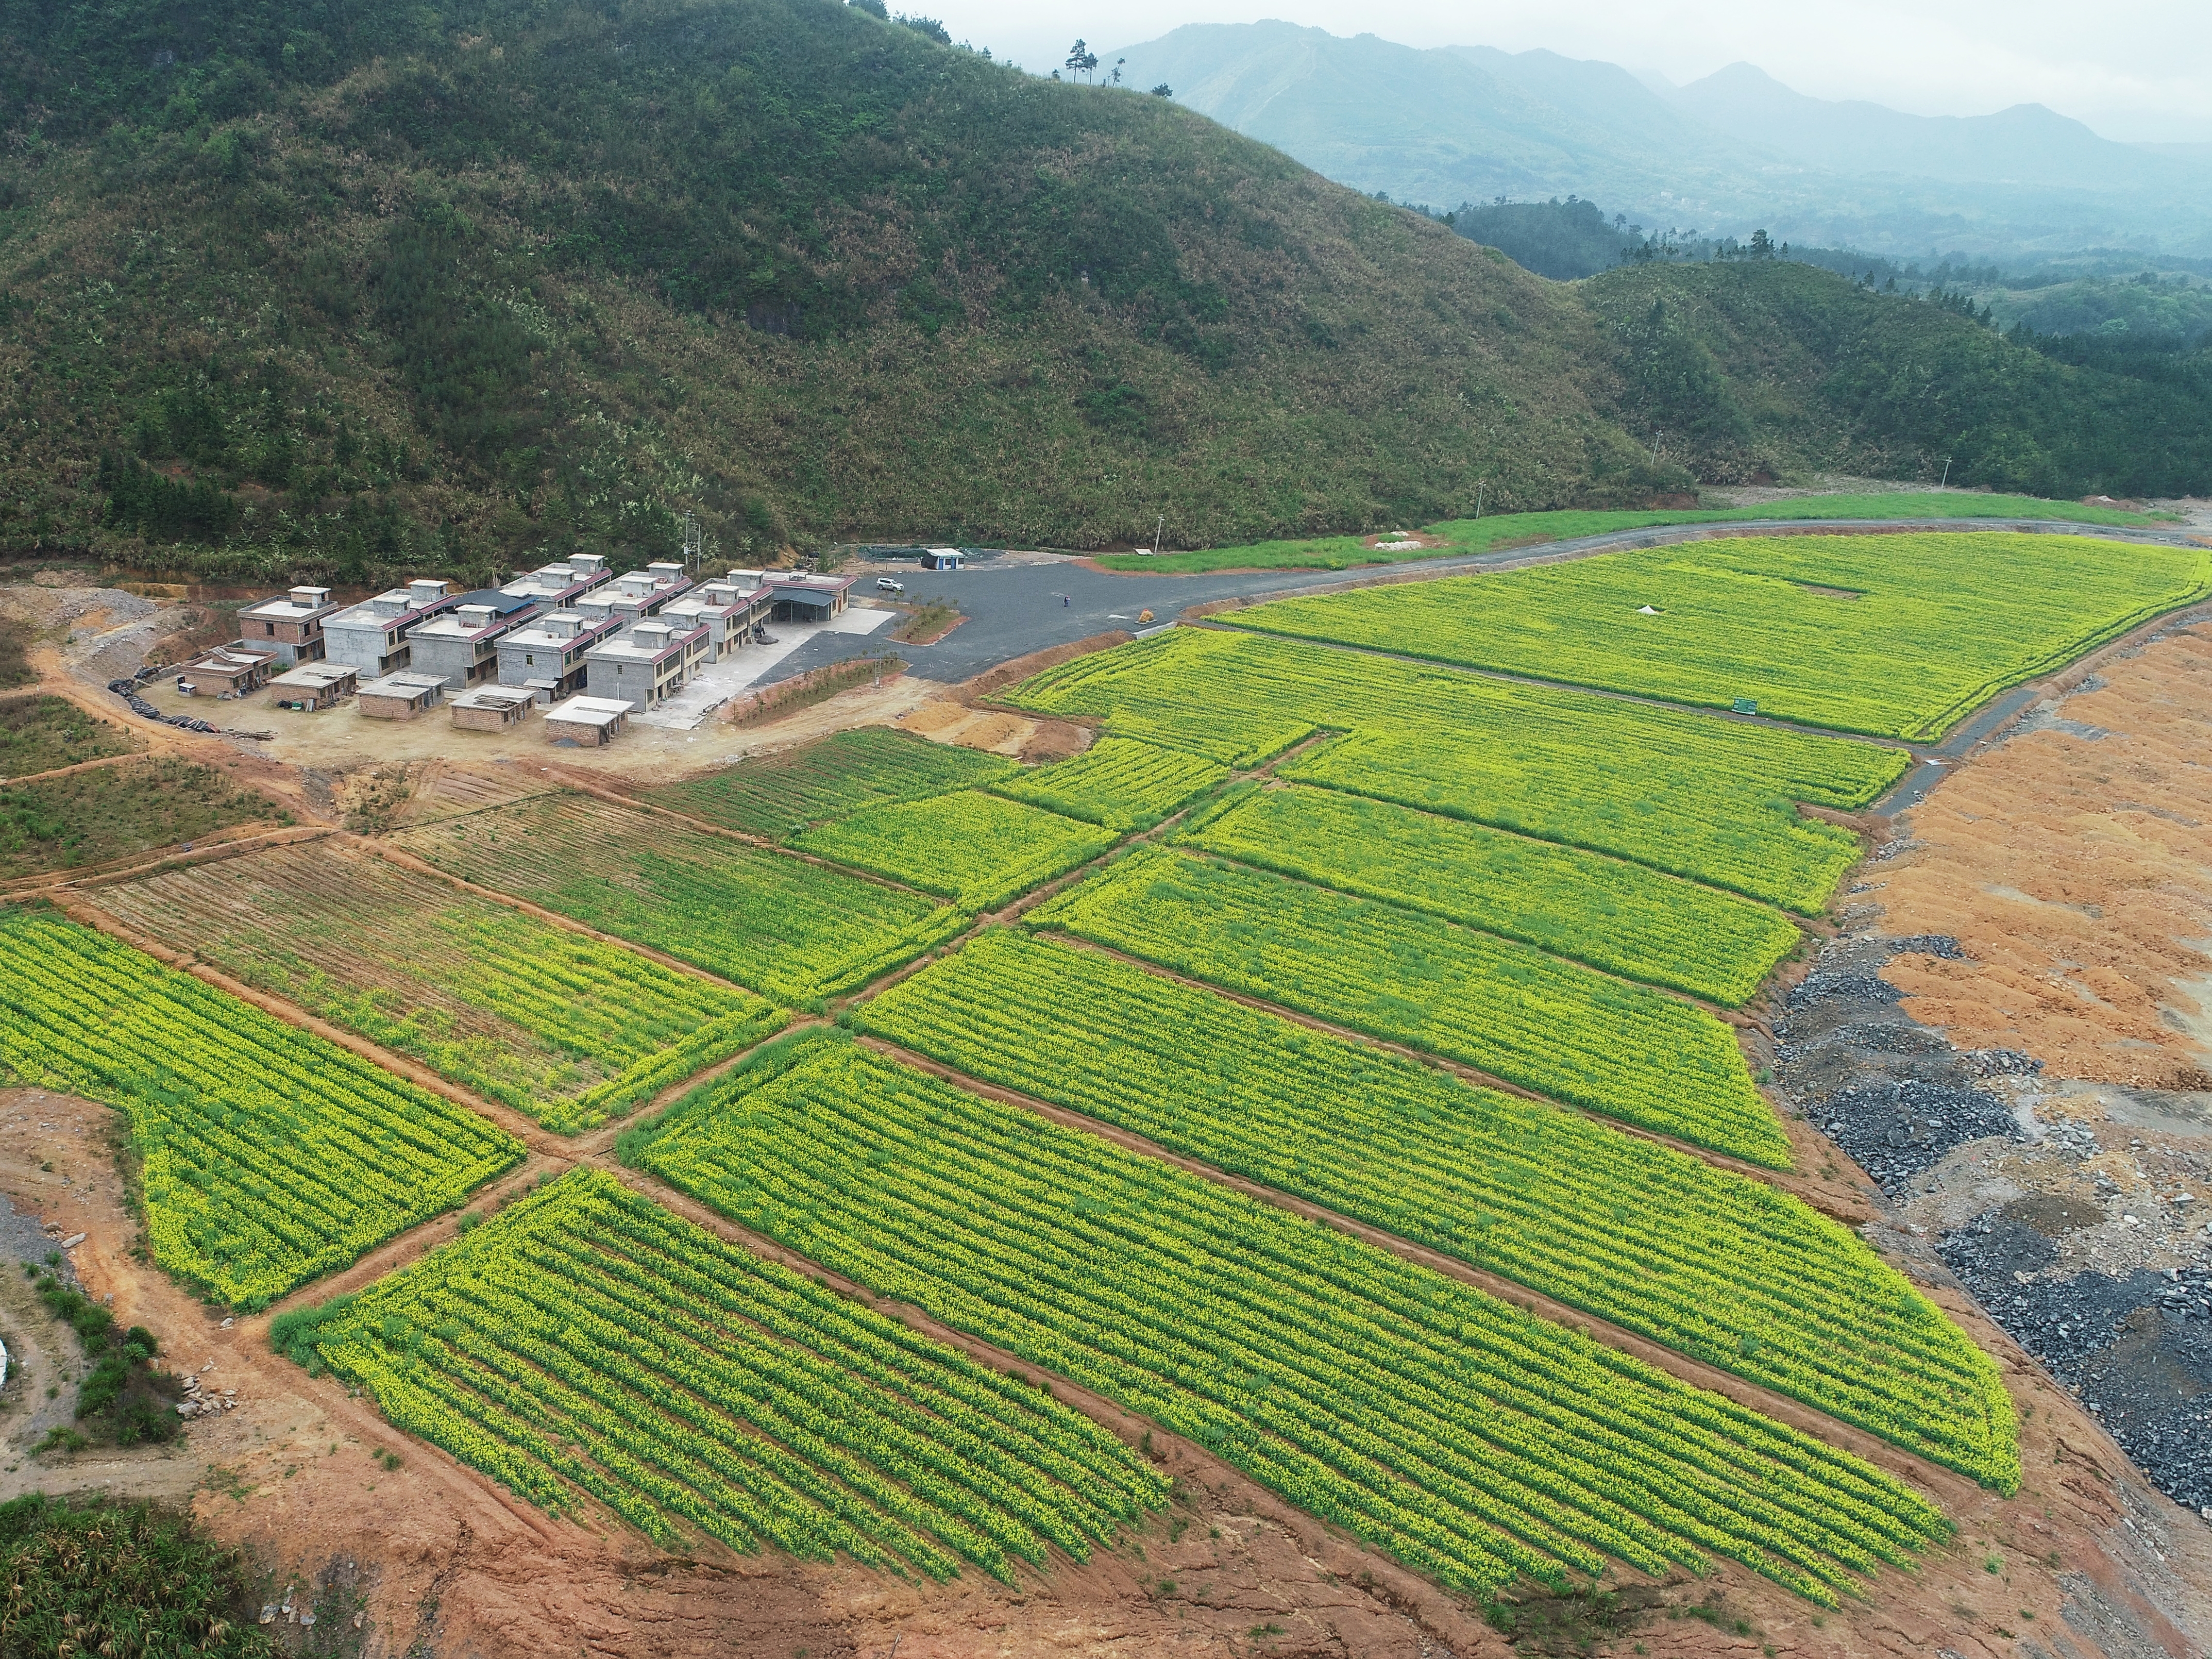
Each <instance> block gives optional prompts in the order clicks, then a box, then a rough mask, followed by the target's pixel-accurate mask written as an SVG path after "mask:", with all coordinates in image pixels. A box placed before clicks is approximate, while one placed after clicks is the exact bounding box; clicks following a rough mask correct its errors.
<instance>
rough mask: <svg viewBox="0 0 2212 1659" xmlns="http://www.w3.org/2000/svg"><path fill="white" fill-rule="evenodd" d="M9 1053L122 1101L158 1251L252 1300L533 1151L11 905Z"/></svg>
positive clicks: (29, 1069)
mask: <svg viewBox="0 0 2212 1659" xmlns="http://www.w3.org/2000/svg"><path fill="white" fill-rule="evenodd" d="M0 1069H4V1070H5V1072H6V1073H7V1074H8V1075H9V1077H11V1078H13V1079H15V1080H17V1081H18V1082H22V1083H31V1084H39V1085H43V1086H45V1087H47V1088H53V1089H62V1090H67V1091H70V1092H72V1093H75V1094H80V1095H83V1096H85V1097H88V1098H89V1099H93V1100H99V1101H105V1102H106V1103H108V1104H109V1105H111V1106H114V1107H116V1108H118V1109H119V1110H121V1111H122V1112H123V1113H124V1114H125V1116H127V1117H128V1118H129V1120H130V1124H131V1141H132V1144H133V1146H135V1147H136V1149H137V1156H138V1158H139V1160H140V1176H139V1186H140V1191H141V1194H142V1196H143V1202H144V1205H145V1210H146V1232H147V1236H148V1238H149V1241H150V1243H151V1245H152V1249H153V1255H154V1260H155V1261H157V1262H159V1263H160V1264H161V1266H162V1267H166V1268H167V1269H168V1270H169V1271H170V1272H171V1273H175V1274H177V1275H178V1276H179V1277H180V1278H182V1279H185V1280H186V1281H187V1282H189V1283H191V1284H193V1285H200V1286H203V1287H204V1288H205V1289H206V1290H207V1291H210V1293H211V1294H212V1295H214V1296H216V1297H220V1298H221V1299H222V1300H223V1301H226V1302H230V1303H234V1304H237V1305H238V1306H240V1307H242V1308H258V1307H261V1306H263V1305H264V1304H267V1303H269V1302H270V1301H271V1300H273V1299H274V1298H275V1297H279V1296H282V1295H283V1293H284V1292H285V1291H289V1290H291V1289H293V1288H294V1287H295V1286H296V1285H304V1284H306V1283H307V1282H308V1281H309V1280H311V1279H317V1278H319V1277H321V1276H322V1275H323V1274H325V1273H330V1272H331V1271H333V1270H334V1269H336V1268H338V1267H344V1266H346V1265H347V1264H348V1263H349V1262H350V1261H354V1260H355V1258H356V1257H357V1256H359V1255H362V1252H364V1251H365V1250H367V1249H369V1248H370V1247H371V1246H373V1245H375V1244H379V1243H382V1242H383V1241H384V1240H385V1239H386V1238H389V1237H392V1235H393V1234H394V1233H397V1232H398V1231H401V1230H403V1229H404V1228H407V1227H410V1226H413V1225H416V1223H418V1222H421V1221H424V1220H427V1219H428V1218H430V1217H431V1216H434V1215H436V1214H438V1213H439V1212H441V1211H444V1210H447V1209H449V1208H451V1207H452V1206H454V1205H455V1204H458V1203H459V1201H460V1200H462V1199H463V1198H464V1197H465V1196H466V1195H467V1194H469V1193H470V1192H471V1191H473V1190H474V1189H475V1188H477V1187H478V1186H480V1185H482V1184H483V1182H486V1181H488V1180H489V1179H490V1178H491V1177H492V1176H495V1175H497V1174H498V1173H499V1172H500V1171H501V1170H505V1169H507V1168H508V1167H509V1166H510V1165H512V1164H514V1163H515V1162H516V1161H517V1160H519V1159H520V1158H521V1156H522V1147H521V1146H520V1143H519V1142H517V1141H516V1140H515V1139H514V1138H513V1136H512V1135H509V1134H507V1133H506V1132H505V1131H503V1130H501V1129H499V1128H496V1127H494V1126H493V1125H491V1124H489V1123H487V1122H485V1121H483V1119H482V1118H479V1117H477V1116H476V1115H474V1114H473V1113H471V1112H468V1111H465V1110H463V1109H461V1108H460V1107H458V1106H455V1105H453V1104H452V1103H450V1102H448V1101H447V1100H445V1099H444V1098H442V1097H440V1096H437V1095H434V1094H432V1093H430V1092H429V1091H427V1090H423V1089H419V1088H416V1086H415V1085H412V1084H410V1083H405V1082H403V1081H401V1080H400V1079H398V1078H395V1077H393V1076H392V1075H391V1074H390V1073H387V1072H385V1071H383V1070H381V1069H380V1068H379V1067H377V1066H372V1065H370V1064H369V1063H368V1061H367V1060H361V1059H357V1058H356V1056H355V1055H353V1054H350V1053H349V1052H348V1051H347V1050H345V1049H343V1048H338V1047H337V1046H335V1045H334V1044H332V1043H330V1042H325V1041H324V1040H323V1039H322V1038H320V1037H317V1036H310V1035H309V1034H308V1033H307V1032H305V1031H301V1030H297V1029H296V1028H295V1027H293V1026H290V1025H287V1024H283V1022H282V1021H280V1020H277V1019H275V1018H271V1017H270V1016H269V1015H267V1014H264V1013H263V1012H261V1011H260V1010H258V1008H251V1007H248V1006H246V1005H245V1004H243V1003H241V1002H239V1001H238V1000H235V999H234V998H231V997H228V996H226V995H224V994H222V992H220V991H217V990H215V989H213V988H211V987H209V986H206V985H204V984H202V983H201V982H200V981H198V980H196V979H193V978H191V976H190V975H185V974H180V973H178V972H176V971H175V970H173V969H168V968H165V967H163V966H162V965H161V963H157V962H155V960H154V959H153V958H152V957H148V956H145V955H143V954H142V953H141V952H139V951H133V950H131V948H129V947H128V946H127V945H119V944H118V943H117V942H116V941H114V940H113V939H109V938H107V937H106V935H104V934H101V933H94V932H93V931H92V930H91V929H89V928H87V927H78V926H76V924H75V923H73V922H68V921H62V920H60V919H59V918H58V917H56V916H53V915H51V914H49V913H44V912H35V911H33V912H24V911H15V912H0Z"/></svg>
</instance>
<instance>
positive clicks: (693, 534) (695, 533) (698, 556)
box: [684, 513, 703, 576]
mask: <svg viewBox="0 0 2212 1659" xmlns="http://www.w3.org/2000/svg"><path fill="white" fill-rule="evenodd" d="M700 547H701V538H700V535H699V515H698V514H697V513H685V514H684V568H685V569H686V570H689V571H690V573H691V574H693V575H695V576H696V575H697V574H699V566H700V564H701V562H702V559H703V555H702V553H701V551H700Z"/></svg>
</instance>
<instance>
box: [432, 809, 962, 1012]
mask: <svg viewBox="0 0 2212 1659" xmlns="http://www.w3.org/2000/svg"><path fill="white" fill-rule="evenodd" d="M392 839H393V842H394V843H395V844H396V845H398V846H399V847H401V848H405V849H406V850H407V851H409V852H411V853H413V854H415V855H416V857H418V858H420V859H422V860H426V861H427V862H428V863H430V864H434V865H435V866H437V867H438V868H440V869H441V870H445V871H447V872H451V873H452V874H453V875H457V876H459V877H460V878H463V879H464V880H466V881H471V882H475V883H477V884H479V885H481V886H484V887H489V888H493V889H495V890H499V891H501V892H506V893H511V894H513V895H514V896H516V897H518V898H526V899H528V900H530V901H531V902H533V903H537V904H542V905H544V907H545V908H547V909H549V910H555V911H558V912H559V913H560V914H561V915H565V916H570V917H573V918H574V919H575V920H576V921H580V922H583V923H585V924H586V925H587V926H589V927H596V928H599V929H601V930H602V931H604V932H606V933H612V934H614V935H615V936H616V937H617V938H618V939H629V940H630V941H631V942H632V943H634V944H638V945H647V946H650V947H651V948H652V949H653V950H656V951H666V952H667V953H668V954H669V955H670V956H671V957H676V958H677V959H678V961H679V962H688V963H691V964H692V965H693V966H694V967H697V968H703V969H706V970H707V971H708V972H709V973H713V974H720V975H723V976H724V977H726V978H728V979H732V980H735V981H737V982H738V984H740V985H743V986H745V987H749V988H750V989H751V990H754V991H757V992H759V993H760V994H763V995H764V996H768V997H771V998H774V999H775V1000H777V1001H779V1002H783V1003H787V1004H800V1003H806V1002H811V1001H814V1000H817V999H820V998H823V997H831V996H836V995H839V994H842V993H844V992H847V991H850V990H853V989H854V988H856V987H860V986H861V985H865V984H866V983H867V982H868V981H870V980H872V979H873V978H875V977H877V976H878V975H881V974H884V973H887V972H889V971H890V969H893V968H896V967H897V966H899V965H900V964H901V963H904V962H908V961H910V960H912V959H913V958H914V957H917V956H920V955H921V953H922V952H923V951H927V950H928V949H930V948H931V947H932V946H933V945H940V944H942V943H944V941H945V940H946V939H950V938H951V937H952V936H953V935H954V934H955V933H958V932H959V931H960V930H961V929H962V928H963V927H965V926H966V925H967V922H968V918H967V917H966V916H965V915H962V914H961V913H960V912H959V911H957V910H955V909H953V908H951V907H949V906H945V905H939V904H935V903H933V902H931V901H930V900H928V899H927V898H924V897H923V896H921V895H920V894H918V893H907V892H901V891H898V890H896V889H893V888H886V887H882V886H878V885H877V884H875V883H873V882H869V881H865V880H863V879H862V878H860V877H858V876H850V875H846V874H844V873H843V872H840V871H836V870H829V869H824V868H823V866H820V865H818V864H813V863H811V862H809V861H808V860H805V859H801V858H797V857H794V856H793V855H791V854H786V853H776V852H771V851H769V850H767V849H765V848H757V847H748V846H746V845H745V844H744V843H743V842H736V841H732V840H730V839H729V838H727V837H726V836H714V835H709V834H708V833H706V832H704V831H701V830H695V829H685V828H684V827H683V826H682V825H680V824H677V823H671V822H670V821H669V820H668V819H666V818H665V817H656V816H654V815H653V814H651V813H647V812H641V811H635V810H632V809H630V808H628V807H623V806H614V805H609V804H607V803H606V802H604V801H600V800H597V799H592V798H591V797H589V796H581V795H567V794H558V795H541V796H538V797H536V798H535V799H530V800H523V801H517V802H515V803H514V804H513V805H510V806H503V807H499V808H495V809H494V810H493V811H486V812H476V813H471V814H470V815H468V816H467V817H457V818H450V819H447V821H446V822H444V823H434V824H428V825H425V826H423V827H422V828H421V829H410V830H407V831H404V832H403V833H402V834H400V835H398V836H394V837H393V838H392Z"/></svg>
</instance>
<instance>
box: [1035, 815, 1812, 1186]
mask: <svg viewBox="0 0 2212 1659" xmlns="http://www.w3.org/2000/svg"><path fill="white" fill-rule="evenodd" d="M1024 921H1029V922H1032V923H1034V924H1035V925H1036V926H1038V927H1057V928H1060V929H1063V930H1064V931H1066V932H1067V933H1073V934H1076V935H1077V936H1078V937H1079V938H1083V939H1089V940H1091V942H1092V943H1094V944H1097V945H1106V946H1109V948H1111V949H1114V950H1117V951H1127V952H1128V953H1129V954H1130V955H1132V956H1137V957H1143V958H1144V959H1145V960H1146V961H1147V962H1154V963H1159V964H1160V965H1161V966H1162V967H1164V968H1171V969H1175V970H1176V972H1178V973H1183V974H1188V975H1190V976H1191V977H1193V978H1194V979H1202V980H1204V981H1206V982H1207V983H1208V984H1211V985H1218V986H1220V987H1222V988H1223V989H1225V990H1229V991H1234V992H1237V993H1238V994H1242V995H1244V996H1250V997H1256V998H1259V999H1260V1000H1262V1001H1266V1002H1272V1003H1275V1004H1277V1005H1279V1006H1282V1007H1285V1008H1292V1009H1296V1010H1297V1012H1300V1013H1305V1014H1310V1015H1312V1016H1314V1017H1315V1018H1319V1019H1326V1020H1330V1021H1333V1022H1334V1023H1335V1024H1339V1025H1344V1026H1348V1027H1350V1028H1351V1029H1352V1030H1357V1031H1364V1032H1365V1033H1367V1034H1368V1035H1369V1036H1377V1037H1383V1038H1386V1039H1389V1040H1390V1041H1393V1042H1404V1043H1408V1044H1410V1045H1412V1046H1413V1047H1414V1048H1423V1049H1426V1050H1427V1051H1428V1052H1429V1053H1431V1054H1440V1055H1443V1057H1445V1058H1447V1059H1449V1060H1458V1061H1461V1062H1462V1063H1463V1064H1465V1065H1468V1066H1476V1067H1479V1068H1480V1070H1482V1071H1485V1072H1487V1073H1490V1074H1491V1075H1492V1076H1493V1077H1498V1078H1502V1079H1505V1080H1506V1081H1507V1082H1509V1083H1515V1084H1518V1085H1521V1086H1522V1088H1525V1089H1533V1090H1534V1091H1537V1092H1538V1093H1539V1094H1545V1095H1549V1096H1551V1097H1553V1098H1554V1099H1558V1100H1564V1101H1567V1102H1570V1103H1572V1104H1574V1105H1577V1106H1583V1107H1587V1108H1589V1109H1590V1110H1591V1111H1594V1112H1602V1113H1604V1114H1605V1115H1607V1116H1608V1117H1616V1118H1619V1119H1620V1121H1623V1122H1624V1123H1634V1124H1638V1125H1639V1126H1641V1127H1644V1128H1647V1129H1655V1130H1657V1131H1659V1132H1660V1133H1663V1134H1669V1135H1674V1136H1675V1137H1677V1138H1678V1139H1683V1140H1686V1141H1690V1142H1692V1143H1693V1144H1694V1145H1697V1146H1710V1147H1711V1148H1712V1149H1713V1150H1714V1151H1716V1152H1727V1153H1729V1154H1730V1155H1731V1156H1733V1157H1736V1158H1745V1159H1747V1160H1749V1161H1750V1162H1752V1163H1754V1164H1765V1165H1766V1166H1768V1167H1769V1168H1771V1169H1778V1170H1780V1169H1787V1168H1788V1167H1789V1165H1790V1139H1789V1137H1788V1136H1787V1135H1785V1134H1784V1133H1783V1132H1782V1126H1781V1125H1780V1124H1779V1123H1778V1122H1777V1121H1775V1116H1774V1113H1773V1110H1772V1109H1771V1108H1770V1107H1769V1106H1768V1105H1767V1103H1766V1102H1765V1099H1764V1098H1762V1097H1760V1095H1759V1091H1758V1090H1757V1089H1755V1088H1754V1087H1753V1086H1752V1081H1751V1076H1750V1073H1748V1072H1747V1070H1746V1069H1745V1066H1744V1060H1743V1055H1742V1053H1741V1050H1739V1049H1738V1048H1737V1047H1736V1045H1735V1034H1734V1033H1733V1032H1731V1031H1730V1030H1729V1028H1728V1027H1727V1026H1726V1025H1724V1024H1722V1023H1721V1022H1720V1021H1719V1020H1717V1019H1716V1018H1713V1017H1712V1015H1711V1014H1709V1013H1707V1012H1705V1011H1704V1010H1702V1009H1700V1008H1698V1007H1695V1006H1692V1005H1691V1004H1689V1003H1686V1002H1684V1001H1681V1000H1680V999H1678V998H1675V997H1671V996H1668V995H1666V994H1663V993H1662V992H1658V991H1654V990H1651V989H1650V988H1649V987H1645V986H1641V985H1629V984H1624V983H1622V982H1621V981H1618V980H1613V979H1607V977H1606V976H1605V975H1602V974H1596V973H1593V972H1591V971H1590V970H1589V969H1587V968H1582V967H1577V965H1575V964H1574V963H1568V962H1562V961H1559V959H1558V958H1556V957H1548V956H1547V955H1545V954H1544V953H1543V952H1542V951H1536V950H1532V949H1530V948H1529V947H1528V945H1518V944H1515V943H1513V942H1512V941H1510V940H1508V939H1498V938H1496V937H1495V936H1493V935H1492V934H1488V933H1474V932H1471V931H1470V930H1468V929H1467V928H1464V927H1455V926H1453V925H1452V924H1451V923H1449V922H1447V921H1440V920H1438V919H1437V918H1436V917H1433V916H1429V915H1421V914H1418V913H1416V912H1413V911H1409V910H1402V909H1399V908H1395V907H1394V906H1390V905H1384V904H1377V903H1376V902H1373V901H1371V900H1368V899H1361V898H1352V897H1349V896H1346V895H1344V894H1341V893H1335V892H1331V891H1329V890H1327V889H1325V888H1319V887H1310V886H1307V885H1304V884H1302V883H1297V882H1291V881H1286V880H1285V879H1283V878H1281V877H1279V876H1274V875H1270V874H1267V873H1265V872H1259V871H1254V870H1246V869H1240V868H1237V867H1235V866H1224V865H1218V864H1213V863H1210V862H1207V861H1206V860H1201V859H1196V858H1192V857H1189V856H1187V855H1184V854H1176V853H1172V852H1169V851H1167V850H1165V849H1164V848H1141V849H1139V851H1137V852H1135V853H1133V854H1131V855H1130V856H1129V857H1127V858H1126V859H1124V860H1121V862H1120V863H1119V864H1117V865H1115V866H1114V867H1113V868H1112V869H1111V870H1109V871H1107V872H1104V873H1103V874H1102V875H1100V876H1098V877H1097V878H1093V879H1092V880H1090V881H1087V882H1085V883H1083V884H1081V885H1079V886H1077V887H1074V888H1071V889H1070V890H1068V891H1066V892H1065V893H1062V894H1060V895H1059V896H1056V897H1054V898H1053V899H1051V900H1049V901H1048V902H1046V903H1044V904H1042V905H1041V906H1039V907H1038V908H1036V909H1035V910H1033V911H1031V912H1030V913H1029V915H1027V916H1025V917H1024Z"/></svg>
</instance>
